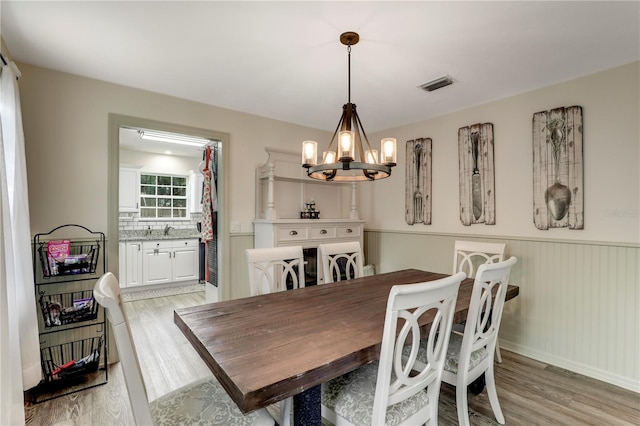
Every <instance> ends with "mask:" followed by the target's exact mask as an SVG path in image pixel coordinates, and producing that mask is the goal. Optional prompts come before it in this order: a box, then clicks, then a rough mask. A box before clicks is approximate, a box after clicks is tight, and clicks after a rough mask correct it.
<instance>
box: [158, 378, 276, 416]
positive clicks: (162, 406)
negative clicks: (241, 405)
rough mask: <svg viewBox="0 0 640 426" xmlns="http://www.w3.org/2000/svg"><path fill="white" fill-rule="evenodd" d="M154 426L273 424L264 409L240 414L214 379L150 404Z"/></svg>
mask: <svg viewBox="0 0 640 426" xmlns="http://www.w3.org/2000/svg"><path fill="white" fill-rule="evenodd" d="M149 409H150V410H151V415H152V417H153V420H154V423H155V425H156V426H175V425H200V426H204V425H212V426H213V425H220V426H253V425H256V426H257V425H273V423H274V422H273V419H272V418H271V417H270V416H269V415H268V414H266V412H265V411H264V410H258V411H254V412H252V413H249V414H246V415H243V414H242V413H241V412H240V410H239V409H238V407H237V406H236V404H235V403H234V402H233V401H232V400H231V397H229V395H228V394H227V392H226V391H225V390H224V389H223V387H222V386H221V385H220V383H218V382H217V381H216V379H215V378H213V377H210V378H207V379H202V380H199V381H197V382H195V383H192V384H189V385H187V386H184V387H182V388H180V389H177V390H175V391H173V392H170V393H168V394H166V395H163V396H161V397H160V398H158V399H156V400H154V401H152V402H151V403H149Z"/></svg>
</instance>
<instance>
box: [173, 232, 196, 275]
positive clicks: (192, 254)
mask: <svg viewBox="0 0 640 426" xmlns="http://www.w3.org/2000/svg"><path fill="white" fill-rule="evenodd" d="M199 248H200V247H199V243H198V240H176V241H174V244H173V273H172V278H173V281H191V280H197V279H198V276H199V273H200V270H199V269H200V268H198V266H199V262H200V258H199V253H198V250H199Z"/></svg>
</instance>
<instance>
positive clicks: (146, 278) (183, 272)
mask: <svg viewBox="0 0 640 426" xmlns="http://www.w3.org/2000/svg"><path fill="white" fill-rule="evenodd" d="M198 248H199V247H198V240H197V239H189V240H162V241H144V242H143V243H142V270H143V272H142V283H143V284H144V285H151V284H163V283H170V282H182V281H193V280H197V279H198V274H199V268H198V265H199V261H200V259H199V257H198Z"/></svg>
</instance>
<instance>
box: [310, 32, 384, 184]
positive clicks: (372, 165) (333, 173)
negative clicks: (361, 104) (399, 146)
mask: <svg viewBox="0 0 640 426" xmlns="http://www.w3.org/2000/svg"><path fill="white" fill-rule="evenodd" d="M359 40H360V36H359V35H358V33H355V32H346V33H342V34H341V35H340V42H341V43H342V44H344V45H346V46H347V53H348V58H349V60H348V62H349V64H348V71H349V80H348V82H349V85H348V87H349V92H348V102H347V103H346V104H344V105H343V106H342V116H341V117H340V121H338V126H337V127H336V130H335V132H334V133H333V137H332V138H331V142H330V143H329V147H328V148H327V150H326V151H324V152H323V154H322V162H321V163H320V164H318V143H317V142H316V141H310V140H307V141H304V142H302V167H304V168H306V169H307V175H308V176H309V177H311V178H314V179H319V180H326V181H336V182H357V181H364V180H378V179H384V178H386V177H389V176H390V175H391V168H392V167H393V166H395V165H396V139H394V138H383V139H382V141H381V144H380V159H379V161H378V150H376V149H373V148H371V144H369V140H368V139H367V134H366V133H365V131H364V128H363V127H362V122H361V121H360V117H358V112H357V111H356V105H355V104H352V103H351V46H353V45H355V44H357V43H358V41H359ZM360 132H362V136H360ZM336 136H337V138H336ZM363 140H364V142H365V144H366V149H364V147H363V144H362V141H363ZM356 155H357V157H356Z"/></svg>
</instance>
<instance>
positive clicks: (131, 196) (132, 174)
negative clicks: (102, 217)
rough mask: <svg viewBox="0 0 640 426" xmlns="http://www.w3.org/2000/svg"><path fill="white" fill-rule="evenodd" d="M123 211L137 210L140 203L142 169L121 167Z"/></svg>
mask: <svg viewBox="0 0 640 426" xmlns="http://www.w3.org/2000/svg"><path fill="white" fill-rule="evenodd" d="M118 194H119V198H120V203H119V205H120V208H119V211H121V212H137V211H138V209H139V203H140V169H138V168H135V167H120V184H119V189H118Z"/></svg>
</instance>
